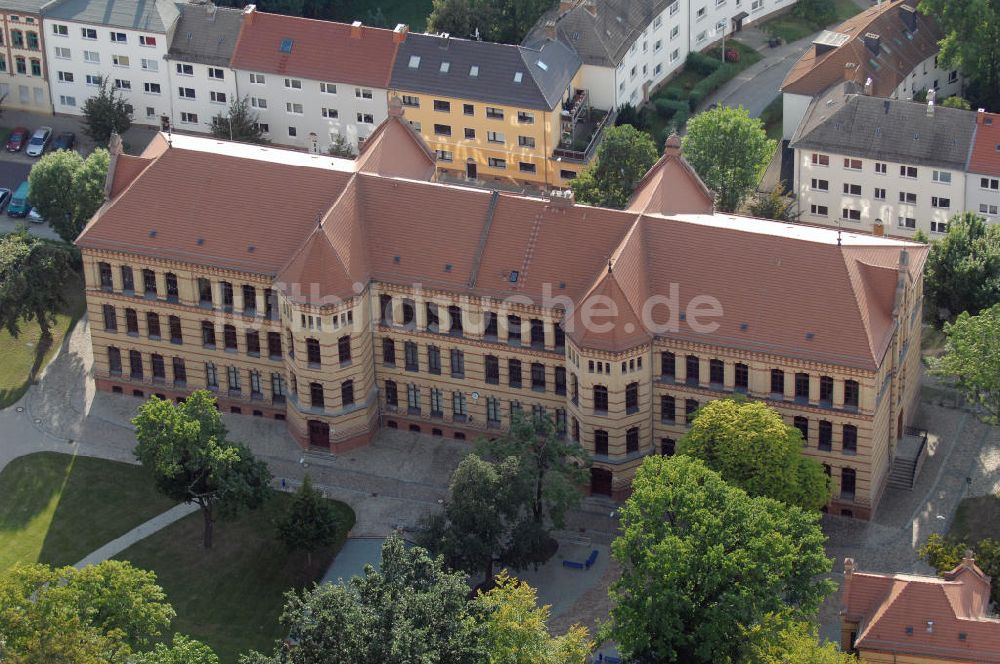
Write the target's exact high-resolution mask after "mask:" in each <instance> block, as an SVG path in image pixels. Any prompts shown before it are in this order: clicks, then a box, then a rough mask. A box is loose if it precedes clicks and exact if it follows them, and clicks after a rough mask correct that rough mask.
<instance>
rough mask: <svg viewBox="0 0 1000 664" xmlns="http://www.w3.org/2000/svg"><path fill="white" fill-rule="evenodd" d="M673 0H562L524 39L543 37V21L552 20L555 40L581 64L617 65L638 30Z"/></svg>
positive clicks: (644, 26)
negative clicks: (554, 25) (576, 57)
mask: <svg viewBox="0 0 1000 664" xmlns="http://www.w3.org/2000/svg"><path fill="white" fill-rule="evenodd" d="M674 1H676V0H575V2H572V3H569V2H565V1H564V2H562V3H560V5H559V8H558V9H554V10H552V11H551V12H548V13H547V14H546V15H545V16H543V17H542V18H541V19H540V20H539V21H538V23H537V24H536V26H535V28H533V29H532V31H531V33H530V34H529V35H528V38H527V39H526V40H525V43H532V42H534V41H537V40H539V39H541V38H544V35H545V23H546V22H548V21H554V22H555V24H556V35H557V38H558V39H559V41H561V42H562V43H564V44H566V45H567V46H569V47H570V48H571V49H573V51H575V52H576V53H577V55H579V56H580V59H581V60H582V62H583V64H587V65H596V66H601V67H617V66H618V65H619V64H621V62H622V60H623V59H624V58H625V54H626V53H628V50H629V48H631V46H632V43H633V42H635V40H636V38H637V37H638V36H639V34H640V33H641V32H642V31H643V30H644V29H645V28H646V26H647V25H649V24H650V23H652V22H653V18H654V17H656V16H658V15H659V14H661V13H662V12H663V10H664V9H666V8H667V7H668V6H669V5H670V4H672V2H674Z"/></svg>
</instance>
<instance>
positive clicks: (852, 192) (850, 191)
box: [844, 182, 861, 196]
mask: <svg viewBox="0 0 1000 664" xmlns="http://www.w3.org/2000/svg"><path fill="white" fill-rule="evenodd" d="M844 193H845V194H846V195H848V196H860V195H861V185H860V184H849V183H847V182H845V183H844Z"/></svg>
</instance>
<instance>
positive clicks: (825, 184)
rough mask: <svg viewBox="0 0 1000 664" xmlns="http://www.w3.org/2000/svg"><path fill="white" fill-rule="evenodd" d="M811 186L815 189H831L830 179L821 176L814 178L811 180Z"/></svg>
mask: <svg viewBox="0 0 1000 664" xmlns="http://www.w3.org/2000/svg"><path fill="white" fill-rule="evenodd" d="M844 186H847V185H844ZM809 188H810V189H812V190H813V191H830V181H829V180H820V179H819V178H812V179H811V180H810V182H809Z"/></svg>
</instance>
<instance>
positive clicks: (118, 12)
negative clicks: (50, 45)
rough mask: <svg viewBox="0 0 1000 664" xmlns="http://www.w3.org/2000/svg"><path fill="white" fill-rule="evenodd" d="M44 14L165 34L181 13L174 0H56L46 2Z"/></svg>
mask: <svg viewBox="0 0 1000 664" xmlns="http://www.w3.org/2000/svg"><path fill="white" fill-rule="evenodd" d="M43 14H44V16H45V18H46V19H50V20H51V19H60V20H64V21H76V22H77V23H87V24H90V25H105V26H108V27H115V28H127V29H132V30H148V31H149V32H157V33H160V34H166V32H167V31H168V30H169V29H170V27H171V26H172V25H173V24H174V23H175V22H176V21H177V17H178V16H179V15H180V12H179V11H178V9H177V5H176V4H174V2H173V0H152V1H147V0H57V2H54V3H52V4H47V5H45V10H44V12H43Z"/></svg>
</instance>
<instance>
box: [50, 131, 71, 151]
mask: <svg viewBox="0 0 1000 664" xmlns="http://www.w3.org/2000/svg"><path fill="white" fill-rule="evenodd" d="M74 145H76V134H74V133H73V132H71V131H64V132H62V133H61V134H59V135H58V136H56V138H55V140H54V141H52V151H53V152H54V151H56V150H72V149H73V146H74Z"/></svg>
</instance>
